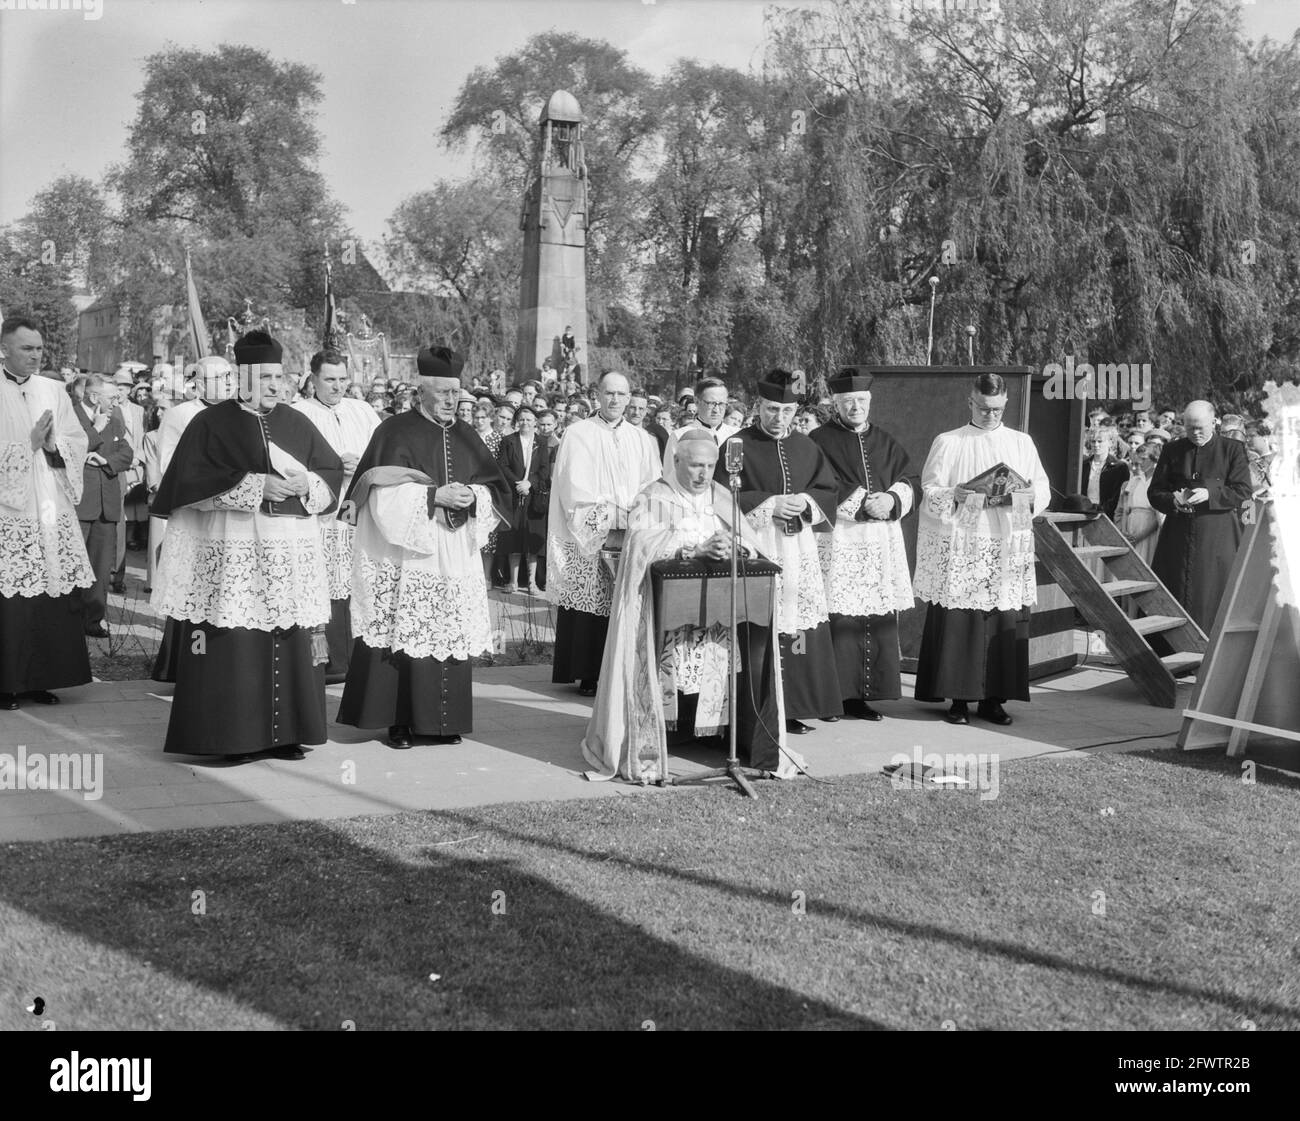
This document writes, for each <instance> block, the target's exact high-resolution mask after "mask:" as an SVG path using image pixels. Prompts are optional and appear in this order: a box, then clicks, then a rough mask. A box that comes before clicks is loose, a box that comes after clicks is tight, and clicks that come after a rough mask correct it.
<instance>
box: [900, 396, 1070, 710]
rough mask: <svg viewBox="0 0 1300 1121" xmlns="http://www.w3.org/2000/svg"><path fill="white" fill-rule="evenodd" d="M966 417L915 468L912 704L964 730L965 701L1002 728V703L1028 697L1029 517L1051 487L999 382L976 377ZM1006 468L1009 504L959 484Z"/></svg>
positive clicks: (1032, 582)
mask: <svg viewBox="0 0 1300 1121" xmlns="http://www.w3.org/2000/svg"><path fill="white" fill-rule="evenodd" d="M969 407H970V421H969V423H967V424H964V425H962V427H960V428H955V429H953V430H952V431H951V432H943V433H941V434H940V435H938V436H936V437H935V440H934V443H933V445H931V447H930V454H929V456H928V457H927V458H926V461H925V467H924V468H923V470H922V472H921V490H922V494H923V498H922V502H921V513H920V521H919V525H918V529H917V541H916V575H915V577H914V579H913V586H914V590H915V592H916V595H917V597H918V598H919V599H923V600H925V601H926V603H927V605H928V606H927V609H926V617H925V629H924V631H923V632H922V635H921V651H920V655H919V657H918V659H917V670H916V699H917V700H918V701H942V700H948V701H951V702H952V705H951V707H950V708H949V710H948V712H947V714H946V716H945V717H944V718H945V719H946V720H947V721H948V722H949V723H951V724H969V723H970V717H969V715H968V712H967V707H968V704H969V702H971V701H975V702H977V705H978V709H977V715H979V716H980V717H981V718H983V719H985V720H988V721H989V722H990V723H993V724H1003V725H1005V724H1010V723H1011V717H1010V716H1008V715H1007V713H1006V710H1005V709H1004V708H1003V707H1002V706H1003V703H1004V702H1005V701H1007V700H1019V701H1027V700H1029V608H1030V607H1031V606H1032V605H1033V604H1034V603H1035V602H1037V598H1038V593H1037V580H1036V579H1035V576H1034V527H1033V517H1034V515H1035V514H1039V513H1042V512H1043V511H1044V510H1046V509H1047V505H1048V502H1050V501H1051V487H1050V486H1049V484H1048V481H1047V473H1046V472H1045V471H1044V470H1043V465H1042V463H1041V462H1040V461H1039V458H1038V451H1037V449H1036V448H1035V447H1034V442H1033V440H1031V439H1030V438H1029V436H1028V435H1026V434H1025V433H1023V432H1017V431H1015V430H1014V429H1011V428H1008V427H1006V425H1005V424H1003V422H1002V417H1003V415H1004V413H1005V412H1006V407H1007V386H1006V382H1005V380H1004V379H1003V378H1002V377H1001V376H1000V375H998V374H981V375H979V376H978V377H977V378H976V379H975V382H974V384H973V385H972V387H971V393H970V399H969ZM1001 466H1005V467H1008V468H1010V469H1011V471H1013V472H1014V473H1015V474H1017V475H1019V476H1020V477H1021V478H1022V479H1027V480H1029V483H1028V484H1027V485H1025V486H1021V487H1014V488H1012V489H1011V491H1010V494H1011V503H1010V504H1009V505H995V504H993V503H991V502H990V501H989V496H987V495H985V494H983V493H981V492H979V491H975V490H970V489H967V488H966V487H965V486H963V483H966V482H969V481H971V480H973V479H976V478H977V477H978V476H979V475H981V474H982V473H984V472H987V471H990V470H993V469H995V468H999V467H1001Z"/></svg>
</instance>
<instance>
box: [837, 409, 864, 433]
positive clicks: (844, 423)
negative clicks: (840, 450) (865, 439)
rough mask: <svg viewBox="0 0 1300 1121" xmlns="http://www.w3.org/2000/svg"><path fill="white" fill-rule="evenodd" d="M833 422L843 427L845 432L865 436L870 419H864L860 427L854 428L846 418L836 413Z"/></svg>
mask: <svg viewBox="0 0 1300 1121" xmlns="http://www.w3.org/2000/svg"><path fill="white" fill-rule="evenodd" d="M835 423H836V424H838V425H839V426H840V427H841V428H843V429H844V431H845V432H852V433H853V435H855V436H865V435H866V434H867V433H868V432H870V431H871V421H869V420H868V421H866V422H865V423H864V424H863V425H862V427H861V428H854V427H853V426H852V425H850V424H849V422H848V421H847V420H845V419H844V418H843V417H842V416H839V415H838V414H837V415H836V417H835Z"/></svg>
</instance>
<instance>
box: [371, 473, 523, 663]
mask: <svg viewBox="0 0 1300 1121" xmlns="http://www.w3.org/2000/svg"><path fill="white" fill-rule="evenodd" d="M392 470H393V473H394V474H393V478H394V480H395V481H394V482H392V483H391V484H389V485H383V484H381V483H375V484H373V485H372V486H371V487H370V490H369V494H368V496H367V498H366V501H365V502H364V504H362V506H361V507H360V508H359V509H358V511H357V527H356V537H355V538H354V540H353V568H352V581H353V583H352V587H353V593H352V630H353V633H354V634H356V636H357V637H358V638H360V639H361V640H362V641H363V642H364V643H365V644H366V645H367V646H371V647H374V648H375V649H377V650H383V649H391V650H393V651H394V652H397V651H402V652H403V653H406V654H408V655H409V656H410V657H412V658H437V659H439V660H441V661H446V660H447V659H449V658H455V659H457V660H462V661H463V660H466V659H468V658H471V657H473V656H474V655H476V654H487V653H490V652H491V651H492V649H493V645H492V621H491V617H490V615H489V613H488V598H487V585H486V583H485V582H484V580H483V561H482V558H481V557H480V555H479V550H480V549H482V548H483V546H484V545H486V544H487V540H488V535H489V534H490V533H491V532H492V531H493V530H494V529H496V528H497V526H498V524H499V518H498V515H497V513H496V511H495V510H494V509H493V506H492V492H491V491H489V490H488V488H487V487H485V486H481V485H479V484H477V483H474V484H470V490H472V491H473V492H474V498H475V501H476V505H475V507H474V511H475V512H474V514H473V515H472V516H471V517H470V518H469V519H468V520H467V521H466V522H465V523H464V524H463V525H460V526H458V527H456V528H454V529H453V528H452V527H451V526H450V525H449V524H448V519H447V516H446V514H447V512H446V511H445V510H443V509H438V510H436V511H435V513H434V516H433V517H430V516H429V486H430V485H431V484H432V482H433V480H432V479H431V478H429V477H428V476H426V475H423V474H421V473H419V472H414V471H409V470H406V469H401V468H394V469H392ZM403 473H404V476H403ZM399 478H400V480H401V481H398V480H399ZM421 480H422V481H421Z"/></svg>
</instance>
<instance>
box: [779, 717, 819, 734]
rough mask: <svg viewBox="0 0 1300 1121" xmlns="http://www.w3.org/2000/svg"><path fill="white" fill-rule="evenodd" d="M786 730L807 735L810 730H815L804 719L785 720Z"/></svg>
mask: <svg viewBox="0 0 1300 1121" xmlns="http://www.w3.org/2000/svg"><path fill="white" fill-rule="evenodd" d="M785 730H786V731H787V732H790V733H792V734H793V735H796V736H806V735H807V734H808V733H809V732H811V731H813V729H812V728H810V727H809V726H808V725H807V724H805V723H804V722H803V721H802V720H787V721H786V722H785Z"/></svg>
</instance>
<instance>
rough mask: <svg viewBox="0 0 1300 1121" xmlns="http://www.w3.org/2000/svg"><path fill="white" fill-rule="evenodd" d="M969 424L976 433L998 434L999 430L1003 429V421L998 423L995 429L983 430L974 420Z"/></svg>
mask: <svg viewBox="0 0 1300 1121" xmlns="http://www.w3.org/2000/svg"><path fill="white" fill-rule="evenodd" d="M968 423H969V424H970V426H971V427H972V428H973V429H975V431H976V432H996V431H997V430H998V429H999V428H1001V427H1002V422H1001V421H998V423H997V425H996V426H995V427H993V428H981V427H980V426H979V425H978V424H976V423H975V422H974V421H973V420H972V421H969V422H968Z"/></svg>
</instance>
